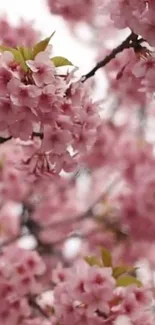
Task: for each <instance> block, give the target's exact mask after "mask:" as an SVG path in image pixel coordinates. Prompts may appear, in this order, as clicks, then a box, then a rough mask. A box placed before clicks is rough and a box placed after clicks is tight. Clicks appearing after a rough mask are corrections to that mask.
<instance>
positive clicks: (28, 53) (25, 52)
mask: <svg viewBox="0 0 155 325" xmlns="http://www.w3.org/2000/svg"><path fill="white" fill-rule="evenodd" d="M18 50H19V51H20V52H21V54H22V56H23V58H24V60H25V61H26V60H32V59H33V53H32V49H31V48H29V47H18Z"/></svg>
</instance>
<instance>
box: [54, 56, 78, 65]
mask: <svg viewBox="0 0 155 325" xmlns="http://www.w3.org/2000/svg"><path fill="white" fill-rule="evenodd" d="M51 61H52V62H53V64H54V65H55V67H56V68H58V67H63V66H67V65H68V66H69V65H72V66H73V64H72V62H70V61H69V60H68V59H66V58H64V57H63V56H54V57H53V58H51Z"/></svg>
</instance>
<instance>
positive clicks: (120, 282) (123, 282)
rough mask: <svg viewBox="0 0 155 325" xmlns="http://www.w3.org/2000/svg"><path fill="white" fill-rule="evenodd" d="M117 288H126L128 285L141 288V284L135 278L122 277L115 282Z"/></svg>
mask: <svg viewBox="0 0 155 325" xmlns="http://www.w3.org/2000/svg"><path fill="white" fill-rule="evenodd" d="M116 284H117V287H128V286H129V285H132V284H136V285H137V287H141V286H142V283H141V282H140V281H139V280H137V279H136V278H134V277H132V276H130V275H123V276H121V277H119V278H118V279H117V281H116Z"/></svg>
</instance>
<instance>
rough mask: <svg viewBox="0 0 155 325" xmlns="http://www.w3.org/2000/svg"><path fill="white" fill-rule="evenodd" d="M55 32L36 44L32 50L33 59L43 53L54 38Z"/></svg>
mask: <svg viewBox="0 0 155 325" xmlns="http://www.w3.org/2000/svg"><path fill="white" fill-rule="evenodd" d="M54 34H55V32H53V33H52V34H51V35H50V36H49V37H47V38H45V39H44V40H42V41H41V42H39V43H37V44H36V45H35V46H34V48H33V58H35V57H36V55H37V54H38V53H40V52H42V51H45V50H46V48H47V46H48V44H49V42H50V40H51V38H52V37H53V36H54Z"/></svg>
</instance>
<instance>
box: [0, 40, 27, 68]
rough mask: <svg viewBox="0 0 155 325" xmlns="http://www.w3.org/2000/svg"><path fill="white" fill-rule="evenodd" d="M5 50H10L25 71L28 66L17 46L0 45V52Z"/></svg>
mask: <svg viewBox="0 0 155 325" xmlns="http://www.w3.org/2000/svg"><path fill="white" fill-rule="evenodd" d="M6 51H9V52H11V53H12V54H13V56H14V59H15V61H16V62H17V63H19V64H20V66H21V68H22V69H23V70H24V71H27V69H28V67H27V65H26V63H25V60H24V57H23V55H22V53H21V51H20V50H19V49H18V48H16V49H14V48H12V47H7V46H0V52H6Z"/></svg>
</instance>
